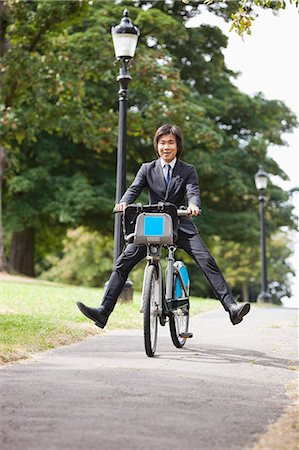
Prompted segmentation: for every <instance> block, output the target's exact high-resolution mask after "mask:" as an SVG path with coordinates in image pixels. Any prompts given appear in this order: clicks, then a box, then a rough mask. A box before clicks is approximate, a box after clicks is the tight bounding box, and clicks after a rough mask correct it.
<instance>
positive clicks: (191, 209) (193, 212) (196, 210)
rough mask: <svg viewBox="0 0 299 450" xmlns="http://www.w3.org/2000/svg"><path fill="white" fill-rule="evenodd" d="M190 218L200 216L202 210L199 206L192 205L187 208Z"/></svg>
mask: <svg viewBox="0 0 299 450" xmlns="http://www.w3.org/2000/svg"><path fill="white" fill-rule="evenodd" d="M187 211H188V214H189V216H192V217H193V216H198V215H199V214H200V209H199V207H198V206H197V205H194V204H193V203H190V205H189V206H188V208H187Z"/></svg>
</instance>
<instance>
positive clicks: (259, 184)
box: [254, 166, 269, 191]
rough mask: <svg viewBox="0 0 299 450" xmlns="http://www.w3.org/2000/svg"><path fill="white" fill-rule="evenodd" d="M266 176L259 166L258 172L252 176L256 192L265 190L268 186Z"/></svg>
mask: <svg viewBox="0 0 299 450" xmlns="http://www.w3.org/2000/svg"><path fill="white" fill-rule="evenodd" d="M268 179H269V177H268V174H267V172H265V171H264V169H263V168H262V166H260V168H259V170H258V171H257V173H256V174H255V176H254V181H255V186H256V188H257V190H258V191H263V190H266V189H267V185H268Z"/></svg>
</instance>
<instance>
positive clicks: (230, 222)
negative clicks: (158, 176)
mask: <svg viewBox="0 0 299 450" xmlns="http://www.w3.org/2000/svg"><path fill="white" fill-rule="evenodd" d="M34 3H35V4H37V5H39V6H38V7H37V8H40V9H39V11H36V10H35V6H34ZM47 3H48V5H49V4H51V5H52V6H49V11H48V14H49V15H51V14H53V17H55V18H56V19H55V20H56V21H57V23H58V25H56V26H55V27H54V29H52V30H50V32H49V33H48V35H47V30H46V32H45V38H44V41H43V40H41V42H40V43H39V48H38V51H36V50H37V49H36V48H34V45H35V43H34V42H33V41H32V38H34V33H36V34H35V36H39V31H43V30H42V27H43V22H41V25H42V26H41V28H40V30H39V29H38V26H40V24H38V23H37V22H35V20H36V17H38V14H41V15H43V14H44V15H45V14H46V13H47V6H41V2H33V6H32V5H29V3H28V2H27V3H24V5H23V6H20V10H19V13H18V8H19V6H16V14H15V16H14V19H13V20H14V21H15V22H14V23H13V24H12V25H11V29H10V32H12V36H13V38H12V40H11V44H12V47H11V50H10V51H9V52H8V53H7V54H6V57H7V61H6V64H7V63H8V64H7V65H6V67H5V70H3V71H2V73H5V74H4V76H3V75H2V82H3V79H4V82H3V86H4V88H3V90H2V93H3V92H4V101H3V105H4V106H3V107H2V108H1V110H2V114H3V117H2V124H3V125H4V132H3V131H2V136H1V137H2V141H4V144H5V146H6V149H7V155H8V169H7V170H6V173H5V177H4V189H3V191H4V192H3V198H4V211H3V212H4V214H3V223H4V238H5V252H6V258H7V260H8V261H9V262H10V269H12V270H13V271H15V272H17V273H23V274H25V275H31V276H32V275H36V276H38V277H39V278H42V279H47V280H52V281H60V282H67V283H70V284H80V285H82V284H83V285H91V286H98V285H99V284H102V282H103V280H104V279H106V278H107V276H108V274H109V271H110V270H111V267H112V262H111V261H112V247H113V241H112V215H111V210H112V207H113V199H114V173H115V146H116V140H117V84H116V82H115V77H116V75H117V68H116V67H115V66H114V65H113V58H114V57H113V49H112V44H111V37H110V26H111V25H115V24H116V23H118V21H119V18H120V17H121V14H122V10H123V7H124V6H129V7H130V15H131V17H132V18H133V20H134V22H136V24H137V25H138V26H139V27H140V28H141V33H142V35H141V41H140V43H139V45H138V47H137V53H136V57H135V61H134V64H133V66H132V69H131V74H132V77H133V80H132V83H131V85H130V98H129V105H130V104H131V105H132V106H130V110H129V126H128V137H129V149H128V150H129V151H128V182H129V181H130V180H132V178H133V176H134V173H135V172H136V170H137V168H138V165H139V164H140V163H141V162H142V161H143V160H150V159H152V155H153V153H152V150H151V142H150V138H151V136H152V134H153V131H154V129H155V127H156V126H158V125H160V122H161V120H160V118H159V123H158V122H157V118H156V117H155V114H156V115H157V114H159V109H160V113H161V119H162V120H163V122H165V121H172V122H178V124H179V125H181V126H182V128H183V129H184V131H185V133H186V150H185V155H186V157H185V159H186V160H189V161H190V162H192V163H193V164H194V165H195V166H196V168H197V170H198V172H199V176H200V179H201V187H202V196H203V209H204V216H203V218H202V219H200V221H198V226H199V228H200V231H201V232H202V234H203V236H204V238H205V239H206V240H207V242H208V245H209V247H210V248H211V250H212V253H214V254H215V256H216V259H217V261H219V263H220V266H221V267H223V268H224V271H225V273H226V276H227V279H228V281H229V282H230V284H231V285H232V287H233V290H234V292H236V293H238V294H239V295H240V296H241V297H242V298H244V297H249V299H250V300H251V301H254V300H255V299H256V297H257V294H258V293H259V290H260V250H259V233H260V230H259V217H258V216H259V215H258V201H257V193H256V191H255V188H254V182H253V177H254V174H255V172H256V171H257V169H258V166H259V164H263V165H264V166H265V169H266V170H267V171H268V172H270V173H276V176H275V177H271V180H272V184H271V186H270V187H269V192H270V202H269V207H268V211H267V217H266V219H267V233H268V241H267V247H268V264H269V267H268V269H269V282H270V285H271V291H272V294H273V299H274V300H275V301H280V299H281V298H283V297H285V296H287V297H290V298H291V297H292V296H293V293H292V291H291V284H292V283H293V281H294V280H293V277H294V274H295V271H294V269H295V265H296V263H295V264H294V258H291V259H290V257H291V256H292V250H290V248H291V246H292V245H293V246H294V243H293V244H292V243H291V242H289V237H290V234H292V233H290V231H291V230H294V229H295V228H296V219H295V217H294V211H292V204H294V200H295V199H296V198H297V199H298V194H297V197H296V194H293V199H292V200H291V201H290V194H289V193H288V192H287V191H289V190H290V189H292V188H294V187H296V186H297V185H298V183H297V181H296V179H295V176H296V173H295V172H294V171H292V172H291V170H290V167H292V168H293V170H294V168H295V167H296V156H294V155H296V154H297V153H296V152H297V149H296V148H294V144H292V146H291V147H290V149H289V150H288V149H287V148H286V147H285V145H284V143H283V140H286V139H288V140H289V142H292V137H293V139H294V137H295V136H298V134H297V135H295V134H293V135H290V134H288V135H287V136H288V137H287V138H286V135H285V131H293V133H294V131H295V128H294V127H295V126H296V118H295V115H294V113H296V103H297V102H296V100H295V99H296V98H297V100H298V91H296V89H297V84H296V79H297V78H298V77H297V78H296V71H298V69H297V65H298V64H297V63H298V51H297V50H298V48H296V31H297V32H298V27H297V24H298V21H297V20H298V19H297V17H298V16H297V12H296V9H295V6H294V5H293V6H290V5H288V6H287V9H286V10H285V11H282V10H280V11H279V13H278V14H279V15H278V17H273V13H272V11H262V10H261V9H260V8H259V10H258V14H259V17H257V18H256V19H255V21H254V22H253V25H252V35H251V36H244V37H243V40H242V38H241V37H240V36H237V35H235V34H233V33H234V32H231V33H229V32H228V29H229V25H227V24H226V25H225V24H224V21H221V24H220V22H218V23H217V25H218V26H221V28H222V29H223V30H224V31H225V34H226V35H227V36H229V40H228V48H227V49H226V50H225V45H226V39H225V37H224V36H223V35H222V34H221V33H220V31H219V30H218V29H217V28H211V27H207V26H204V27H200V28H197V29H195V30H194V31H192V32H191V33H192V39H194V41H195V42H196V46H197V51H196V52H193V50H194V49H192V48H187V47H186V45H185V43H186V40H187V39H188V37H187V35H186V30H184V27H183V26H182V21H181V15H182V14H185V16H184V18H185V19H186V18H187V16H188V14H189V13H190V11H191V9H192V5H194V4H198V3H200V2H189V3H188V4H187V5H184V4H183V3H182V2H175V3H174V5H176V6H175V9H178V6H177V5H178V4H180V7H179V10H180V11H176V13H174V12H173V11H172V12H171V9H172V6H171V5H172V2H158V3H155V2H153V3H155V8H149V7H144V6H145V5H144V2H128V1H127V2H124V1H123V2H121V1H119V2H116V4H115V5H113V4H111V2H105V1H102V2H83V6H84V7H85V12H84V11H83V9H84V8H83V7H82V9H81V11H79V10H78V11H72V7H74V5H75V2H72V5H71V6H69V5H70V3H69V2H59V3H58V2H45V3H44V5H46V4H47ZM201 3H202V2H201ZM216 3H218V4H219V2H216ZM237 3H238V2H229V8H233V7H234V4H235V6H236V5H237ZM15 4H16V3H15ZM138 4H139V5H138ZM53 5H54V6H53ZM133 5H135V6H134V7H133ZM136 5H137V6H139V8H138V7H136ZM214 6H215V5H211V6H209V7H208V6H207V5H202V8H203V9H204V10H205V11H206V10H207V9H210V10H213V8H214ZM22 7H23V8H25V10H23V11H22ZM30 8H31V9H32V10H31V12H30V14H29V13H28V11H29V10H30ZM43 8H45V10H44V11H43ZM68 8H69V10H68ZM74 8H75V7H74ZM88 8H89V9H88ZM188 8H191V9H189V10H188ZM229 8H228V9H229ZM22 12H25V13H26V14H28V16H27V17H26V14H24V15H23V17H21V16H22ZM222 12H223V11H222ZM20 13H21V14H20ZM35 14H37V15H36V16H35ZM55 14H56V16H55ZM217 14H219V12H218V13H217ZM217 14H216V13H215V10H214V11H213V14H212V16H211V14H210V15H209V18H208V15H206V12H205V13H202V14H200V16H199V17H200V19H199V20H202V21H203V22H204V23H205V22H207V23H209V20H210V17H214V19H215V20H216V19H217V20H218V21H219V18H218V17H216V15H217ZM223 14H224V15H226V14H225V12H223ZM69 15H70V17H69ZM76 15H77V19H75V17H76ZM49 17H51V16H49ZM294 18H296V19H294ZM26 19H27V22H26ZM43 19H45V17H43ZM73 19H74V21H73V23H72V20H73ZM194 20H197V21H198V19H195V18H193V19H192V21H194ZM46 22H47V21H46V20H45V23H46ZM187 22H188V21H187ZM283 23H284V24H287V25H284V26H283ZM197 24H199V22H197ZM259 24H260V25H259ZM190 25H192V26H194V22H193V24H192V22H189V26H190ZM212 25H214V23H213V24H212ZM255 27H256V28H255ZM259 27H260V28H259ZM260 33H261V34H260ZM288 33H289V34H288ZM40 35H43V33H42V32H41V33H40ZM48 36H49V37H50V39H48ZM189 38H190V35H189ZM30 39H31V45H30ZM255 39H256V40H255ZM27 40H28V41H27ZM28 42H29V45H28ZM210 43H212V45H210V46H209V44H210ZM262 43H265V47H263V45H262ZM26 44H27V48H26ZM33 44H34V45H33ZM52 45H53V46H52ZM250 45H251V48H253V53H252V51H251V53H250V50H249V49H250ZM51 46H52V47H51ZM30 48H31V50H33V51H30ZM286 48H287V50H288V51H286ZM292 48H294V50H293V52H294V53H293V54H292V53H290V51H291V49H292ZM28 49H29V51H28ZM182 52H183V53H182ZM223 55H225V63H226V66H227V68H226V67H225V66H224V64H223ZM289 55H290V56H289ZM176 57H180V58H181V61H183V64H182V65H181V66H180V65H178V64H177V63H176V62H175V58H176ZM193 58H194V60H193V61H192V59H193ZM190 61H191V62H190ZM80 63H81V64H80ZM271 63H273V65H271ZM4 64H5V63H4ZM47 64H48V66H47ZM51 64H52V66H51ZM188 67H189V68H188ZM20 69H22V70H20ZM190 69H191V70H190ZM249 69H251V70H249ZM230 70H233V71H236V72H238V71H241V72H243V75H239V76H238V77H234V76H233V74H232V73H230V72H229V71H230ZM203 74H204V75H203ZM291 74H295V75H294V78H293V77H291ZM274 75H275V76H274ZM190 78H191V81H190ZM205 78H206V79H205ZM232 78H233V82H231V79H232ZM151 80H153V81H154V84H153V86H154V89H153V90H152V91H151V89H152V87H153V86H152V84H151ZM249 81H250V82H249ZM18 83H19V86H20V88H19V91H18V90H16V89H15V88H14V85H15V84H18ZM22 83H23V84H22ZM222 83H223V85H222ZM233 85H237V86H238V87H239V88H240V90H241V91H244V92H247V93H248V94H250V96H242V95H241V94H240V92H237V91H236V90H234V89H233V87H232V86H233ZM281 87H284V88H285V89H284V91H280V90H278V88H281ZM286 88H288V89H286ZM147 91H148V92H147ZM209 91H211V92H210V93H209V94H208V92H209ZM9 92H14V94H15V97H14V98H10V99H9V100H10V102H8V103H7V104H6V103H5V94H6V99H7V97H9V95H7V93H9ZM257 92H262V93H263V94H262V95H261V96H259V95H256V93H257ZM286 92H288V94H286ZM290 92H291V94H289V93H290ZM214 94H215V97H217V98H215V101H214V100H213V96H214ZM221 96H222V97H221ZM231 96H233V101H232V103H231V104H229V100H230V97H231ZM250 99H251V100H250ZM266 99H267V100H268V99H269V100H270V99H274V101H273V102H267V101H266ZM86 100H88V101H86ZM275 100H283V101H284V102H285V103H286V106H285V105H284V104H282V103H280V102H276V101H275ZM105 102H106V103H107V102H108V104H109V107H108V108H107V105H105ZM226 103H227V104H226ZM223 108H224V109H225V114H226V117H225V118H224V119H223V120H222V121H221V120H220V122H223V123H219V126H218V128H217V125H216V123H215V116H216V118H217V120H218V121H219V115H220V113H221V112H222V109H223ZM238 108H239V111H238ZM271 108H273V110H272V111H270V110H271ZM235 109H236V110H237V112H236V114H235V111H234V110H235ZM190 110H191V114H190V113H189V112H188V113H187V111H190ZM36 111H38V114H36ZM238 114H240V115H241V118H240V117H238ZM250 114H252V116H250ZM183 118H184V119H183ZM238 122H241V125H240V126H239V125H238ZM236 124H237V125H236ZM232 130H233V132H235V133H236V134H235V136H237V139H236V140H237V144H236V142H234V137H233V136H232V134H233V132H232ZM143 133H144V135H143ZM290 136H291V137H290ZM282 139H283V140H282ZM246 140H247V141H246ZM293 142H294V141H293ZM274 144H278V146H277V145H276V146H275V147H273V145H274ZM197 146H198V150H197ZM244 146H247V149H249V152H248V154H247V155H246V158H245V161H244V164H243V165H242V164H241V163H240V161H239V160H238V157H239V155H240V154H241V153H240V151H241V152H242V148H243V149H244ZM194 148H195V149H196V150H194ZM60 152H61V153H62V154H63V155H61V154H60ZM149 154H150V155H151V156H150V157H149ZM269 156H270V158H269ZM61 157H63V159H62V161H63V164H62V165H63V166H65V167H66V168H67V170H66V172H65V173H63V174H62V173H60V174H59V173H58V172H59V171H60V172H61V164H59V163H58V162H57V161H59V160H60V158H61ZM271 157H273V158H274V159H275V160H276V161H277V162H278V166H277V165H276V164H275V163H274V161H273V160H271ZM82 158H83V159H82ZM84 158H85V159H86V161H85V162H87V166H85V165H84ZM88 158H90V159H89V160H88ZM286 161H292V162H293V163H292V164H291V166H290V165H285V162H286ZM73 163H75V164H73ZM111 163H112V164H111ZM222 163H224V164H222ZM93 164H95V166H94V167H96V165H98V168H99V174H95V173H92V171H90V168H91V166H92V165H93ZM234 166H235V167H234ZM281 169H282V170H281ZM88 171H90V172H89V173H88V175H86V174H87V172H88ZM283 171H285V172H286V174H287V175H289V176H290V177H291V181H290V182H289V184H287V182H286V181H284V182H283V181H282V179H285V178H286V175H285V174H284V173H283ZM49 174H50V177H49ZM57 175H60V178H59V176H57ZM234 177H235V179H234ZM246 177H247V178H246ZM99 178H100V180H99ZM279 186H281V189H280V188H279ZM227 209H229V210H228V211H227ZM32 229H34V243H33V247H32V242H33V239H32V236H31V239H28V235H27V238H25V234H24V232H27V231H28V230H32ZM98 230H100V232H98ZM292 239H293V240H294V237H293V236H292ZM30 240H31V243H30ZM28 244H29V247H26V245H28ZM272 244H273V245H274V247H273V245H272ZM32 252H34V253H32ZM25 254H26V255H31V262H30V261H29V259H30V258H27V260H26V258H24V256H25ZM192 270H193V272H195V268H192V266H191V273H192ZM141 273H142V267H140V268H139V269H137V271H136V272H135V274H133V275H132V278H133V281H134V282H135V286H136V287H137V288H140V279H141V276H140V275H141ZM193 278H194V277H193ZM293 292H295V291H294V290H293ZM194 293H195V294H196V295H200V296H203V297H205V296H211V295H212V293H211V291H210V290H209V287H208V286H207V284H205V282H204V280H203V279H199V280H198V281H197V280H196V281H195V282H194ZM245 299H246V300H247V298H245ZM292 302H293V300H292ZM292 304H294V303H292Z"/></svg>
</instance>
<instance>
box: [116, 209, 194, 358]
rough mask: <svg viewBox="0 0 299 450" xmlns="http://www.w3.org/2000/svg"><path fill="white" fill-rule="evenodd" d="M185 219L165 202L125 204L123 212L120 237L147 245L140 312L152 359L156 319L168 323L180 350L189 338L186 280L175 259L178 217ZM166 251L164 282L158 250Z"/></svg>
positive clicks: (156, 325)
mask: <svg viewBox="0 0 299 450" xmlns="http://www.w3.org/2000/svg"><path fill="white" fill-rule="evenodd" d="M183 216H188V212H187V210H186V209H177V208H176V206H175V205H173V204H169V203H159V204H158V205H140V204H137V205H129V206H128V207H127V208H126V209H125V212H124V216H123V224H124V235H125V240H126V241H127V242H134V243H136V244H140V245H146V246H147V256H146V258H147V265H146V267H145V271H144V278H143V288H142V296H141V308H140V312H142V313H143V328H144V346H145V352H146V354H147V356H149V357H153V356H154V354H155V352H156V347H157V337H158V319H159V322H160V325H162V326H165V324H166V323H167V322H169V328H170V335H171V340H172V342H173V344H174V345H175V347H177V348H182V347H183V346H184V345H185V343H186V340H187V339H188V338H191V337H192V333H189V332H188V329H189V290H190V279H189V275H188V271H187V269H186V266H185V265H184V263H183V262H182V261H176V260H175V256H174V255H175V251H176V249H177V247H176V245H175V240H176V237H177V223H178V217H183ZM162 247H165V248H166V249H167V250H168V256H167V257H166V260H167V268H166V273H165V281H164V280H163V271H162V265H161V249H162Z"/></svg>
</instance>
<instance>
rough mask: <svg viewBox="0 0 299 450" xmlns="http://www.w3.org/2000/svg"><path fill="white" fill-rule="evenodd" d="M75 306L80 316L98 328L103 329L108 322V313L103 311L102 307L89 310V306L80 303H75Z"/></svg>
mask: <svg viewBox="0 0 299 450" xmlns="http://www.w3.org/2000/svg"><path fill="white" fill-rule="evenodd" d="M77 306H78V308H79V309H80V311H81V312H82V314H84V316H86V317H88V318H89V319H91V320H93V321H94V323H95V324H96V325H97V326H98V327H100V328H104V327H105V325H106V323H107V322H108V317H109V312H107V310H105V308H104V306H99V308H90V307H89V306H86V305H84V303H81V302H77Z"/></svg>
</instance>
